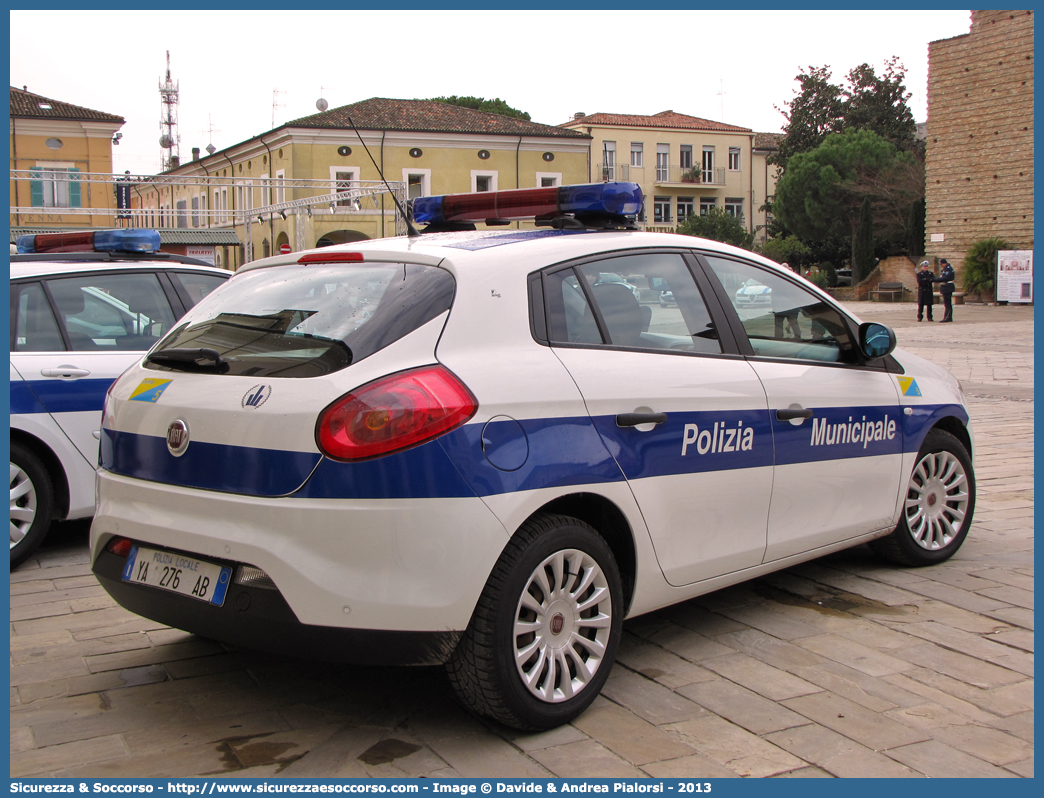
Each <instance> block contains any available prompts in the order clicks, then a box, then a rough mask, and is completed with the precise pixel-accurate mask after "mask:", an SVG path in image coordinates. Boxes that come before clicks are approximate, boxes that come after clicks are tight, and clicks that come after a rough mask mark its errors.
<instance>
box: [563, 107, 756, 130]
mask: <svg viewBox="0 0 1044 798" xmlns="http://www.w3.org/2000/svg"><path fill="white" fill-rule="evenodd" d="M594 125H613V126H615V127H652V128H672V129H676V130H707V131H712V132H717V133H752V132H753V131H752V130H751V129H750V128H749V127H737V126H736V125H726V124H725V123H724V122H715V121H713V120H711V119H700V118H699V117H698V116H687V115H686V114H677V113H675V112H674V111H661V112H660V113H658V114H653V115H652V116H642V115H641V114H586V115H585V116H582V117H580V118H574V119H570V120H569V121H568V122H563V123H562V126H563V127H566V126H568V127H577V126H583V127H588V126H594Z"/></svg>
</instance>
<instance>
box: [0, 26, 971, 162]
mask: <svg viewBox="0 0 1044 798" xmlns="http://www.w3.org/2000/svg"><path fill="white" fill-rule="evenodd" d="M10 22H11V72H10V78H11V85H12V86H17V87H19V88H21V87H23V86H26V87H27V88H28V90H29V91H31V92H34V93H36V94H41V95H43V96H45V97H49V98H51V99H55V100H61V101H63V102H69V103H72V104H74V105H80V106H84V107H87V108H92V109H95V110H98V111H105V112H107V113H111V114H116V115H119V116H122V117H124V118H125V119H126V120H127V123H126V124H125V125H124V126H123V128H122V133H123V138H122V140H121V142H120V144H119V146H117V147H114V148H113V156H114V165H113V168H114V171H116V172H124V171H130V172H131V173H132V174H153V173H155V172H158V171H159V170H160V169H161V163H162V158H163V150H161V148H160V146H159V137H160V132H161V131H160V119H161V110H162V109H161V103H160V94H159V84H160V82H161V81H162V80H163V78H164V76H165V73H166V68H167V63H166V58H167V56H166V54H167V52H168V51H169V52H170V73H171V78H172V80H173V81H175V82H177V83H178V87H179V91H180V103H179V106H178V123H179V124H178V129H179V131H180V136H181V142H180V143H181V158H182V161H187V160H189V159H190V158H191V157H192V156H191V150H192V148H193V147H199V148H200V149H201V150H202V149H205V148H206V146H207V144H210V143H212V144H213V145H214V146H215V147H216V148H217V149H219V150H220V149H224V148H225V147H229V146H232V145H234V144H237V143H239V142H241V141H244V140H246V139H248V138H251V137H252V136H256V135H258V134H260V133H264V132H265V131H267V130H271V129H272V128H273V127H277V126H279V125H281V124H284V123H286V122H289V121H291V120H293V119H298V118H300V117H303V116H308V115H310V114H313V113H316V101H317V100H318V99H319V98H320V97H322V98H323V99H325V100H326V101H327V102H328V103H329V106H330V108H337V107H339V106H342V105H348V104H350V103H354V102H358V101H360V100H365V99H368V98H370V97H388V98H395V99H415V98H418V99H423V98H429V97H438V96H445V95H454V94H455V95H460V96H476V97H486V98H494V97H499V98H500V99H502V100H504V101H505V102H506V103H508V105H510V106H512V107H514V108H517V109H519V110H522V111H526V112H528V113H529V114H530V116H531V118H532V120H533V121H534V122H542V123H544V124H551V125H557V124H561V123H562V122H565V121H567V120H569V119H570V118H571V117H572V116H573V114H575V113H577V112H581V111H582V112H584V113H588V114H591V113H596V112H605V113H626V114H655V113H658V112H660V111H666V110H673V111H676V112H678V113H682V114H688V115H690V116H697V117H702V118H705V119H712V120H715V121H724V122H727V123H729V124H733V125H739V126H741V127H747V128H752V129H753V130H755V131H758V132H771V133H776V132H779V131H780V129H781V128H782V126H783V124H784V122H785V120H784V118H783V116H782V115H781V114H780V113H779V111H778V110H777V107H783V105H784V103H785V102H787V101H788V100H789V99H791V98H792V97H793V96H794V91H795V89H796V88H797V83H796V82H795V80H794V78H795V76H796V75H797V74H798V72H799V70H800V69H802V68H804V69H807V68H808V67H810V66H814V67H819V66H828V67H830V69H831V71H832V73H833V81H834V82H835V83H841V82H842V81H843V78H844V76H845V75H846V74H847V73H848V71H849V70H850V69H852V68H853V67H856V66H858V65H860V64H863V63H867V64H870V65H871V66H872V67H874V68H875V70H876V71H877V72H878V74H880V73H882V72H883V71H884V67H885V62H886V61H887V60H888V59H889V58H891V57H892V56H898V57H899V60H900V62H901V63H902V64H903V65H904V66H905V67H906V69H907V75H906V86H907V89H908V90H909V91H910V92H911V93H912V97H911V98H910V100H909V104H910V108H911V110H912V111H913V114H914V118H915V119H916V120H917V121H918V122H923V121H925V119H926V117H927V85H928V43H929V42H931V41H937V40H939V39H948V38H951V37H953V36H958V35H961V34H965V33H967V32H968V30H969V27H970V24H971V12H970V11H947V10H929V11H901V10H894V9H892V10H887V11H883V10H882V11H873V10H871V11H866V10H863V11H826V10H810V11H785V10H756V11H738V10H730V11H702V10H699V11H695V10H680V9H670V10H648V11H645V12H641V13H640V12H637V11H634V10H630V9H626V8H614V9H610V10H602V11H596V10H586V11H580V10H575V11H574V10H560V9H559V10H548V9H532V10H515V11H487V10H481V9H474V8H473V9H464V10H458V11H422V10H379V11H361V10H325V11H308V10H305V11H298V12H296V13H293V14H292V15H291V14H289V13H288V12H286V11H278V10H265V9H261V10H256V9H255V10H249V11H248V10H239V11H203V10H193V11H177V10H172V11H129V10H120V11H115V10H102V11H97V10H96V11H80V10H75V9H68V10H63V11H61V12H55V11H49V10H43V11H11V12H10ZM25 30H47V36H48V40H49V41H52V42H55V41H63V40H64V41H70V42H78V43H83V42H92V43H94V44H95V45H97V46H95V47H90V48H87V47H83V46H80V45H77V46H75V47H49V48H47V57H46V58H41V57H40V49H39V42H38V40H36V39H34V38H33V37H30V36H21V35H18V33H17V32H18V31H25ZM124 43H125V44H124ZM85 53H94V54H95V57H94V59H93V60H90V61H88V62H86V63H85V62H84V54H85Z"/></svg>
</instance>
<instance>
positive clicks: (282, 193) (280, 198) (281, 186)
mask: <svg viewBox="0 0 1044 798" xmlns="http://www.w3.org/2000/svg"><path fill="white" fill-rule="evenodd" d="M280 157H282V156H280ZM275 175H276V176H275V179H276V202H280V203H281V202H286V170H285V169H280V170H279V171H278V172H276V173H275Z"/></svg>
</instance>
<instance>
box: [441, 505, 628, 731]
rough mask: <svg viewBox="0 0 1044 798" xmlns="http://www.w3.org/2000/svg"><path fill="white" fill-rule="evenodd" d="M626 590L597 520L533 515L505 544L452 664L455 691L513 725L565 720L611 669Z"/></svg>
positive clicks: (587, 700)
mask: <svg viewBox="0 0 1044 798" xmlns="http://www.w3.org/2000/svg"><path fill="white" fill-rule="evenodd" d="M622 595H623V588H622V583H621V580H620V573H619V569H618V568H617V565H616V560H615V558H614V557H613V554H612V551H610V549H609V546H608V545H607V544H606V542H605V541H604V540H603V539H602V537H601V536H600V535H599V534H598V533H597V532H596V531H595V530H594V529H593V528H592V527H590V526H589V525H587V524H586V523H584V522H583V521H579V520H577V519H575V518H571V517H568V516H561V515H549V514H548V515H544V514H542V515H537V516H534V517H533V518H531V519H530V520H529V521H527V522H526V523H525V524H524V525H523V526H522V527H521V529H519V531H518V532H517V533H516V534H515V535H514V537H513V538H512V539H511V541H510V542H509V543H508V545H507V547H506V548H505V550H504V553H503V554H502V555H501V557H500V560H499V561H498V562H497V565H496V567H495V568H494V569H493V572H492V574H491V575H490V577H489V580H488V581H487V583H486V587H485V589H484V590H483V593H482V597H481V598H480V599H479V602H478V606H477V607H476V608H475V612H474V615H473V616H472V619H471V623H470V624H469V625H468V628H467V630H466V631H465V633H464V636H463V637H462V638H461V640H460V643H459V644H458V646H457V649H456V651H454V653H453V656H452V657H451V658H450V661H449V662H448V663H447V666H446V667H447V672H448V674H449V677H450V682H451V683H452V685H453V687H454V689H455V691H456V692H457V695H458V697H459V698H460V699H461V701H462V702H463V703H464V704H465V705H466V706H468V707H469V708H470V709H471V710H473V711H475V712H477V713H479V714H482V715H486V716H489V717H492V718H494V719H496V720H498V721H500V722H501V723H504V724H506V725H508V726H513V727H515V728H520V729H549V728H553V727H555V726H559V725H561V724H563V723H568V722H569V721H571V720H572V719H573V718H575V717H577V716H578V715H579V714H580V713H581V712H583V711H584V710H585V709H587V707H588V706H589V705H590V704H591V702H592V701H594V699H595V698H596V697H597V696H598V693H599V691H600V690H601V689H602V685H603V684H605V680H606V679H607V678H608V677H609V671H610V669H611V668H612V665H613V660H614V659H615V657H616V648H617V645H618V643H619V639H620V635H621V629H622V626H623V607H622Z"/></svg>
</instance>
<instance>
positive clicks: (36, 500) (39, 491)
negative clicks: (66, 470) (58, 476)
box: [11, 441, 54, 568]
mask: <svg viewBox="0 0 1044 798" xmlns="http://www.w3.org/2000/svg"><path fill="white" fill-rule="evenodd" d="M53 505H54V489H53V488H52V486H51V477H50V475H49V474H48V473H47V469H46V468H45V467H44V466H43V464H42V463H41V462H40V459H39V458H38V457H37V456H36V455H35V454H33V453H32V451H31V450H30V449H29V448H27V447H26V446H24V445H23V444H21V443H17V442H15V441H12V442H11V567H12V568H14V567H15V566H17V565H21V564H22V563H23V562H25V560H26V558H27V557H28V556H29V555H30V554H32V553H33V552H34V551H36V549H37V547H38V546H39V545H40V543H41V542H43V539H44V536H45V535H46V534H47V529H48V527H50V526H51V508H52V507H53Z"/></svg>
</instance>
